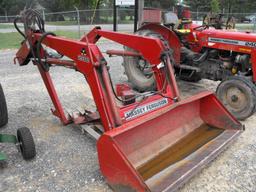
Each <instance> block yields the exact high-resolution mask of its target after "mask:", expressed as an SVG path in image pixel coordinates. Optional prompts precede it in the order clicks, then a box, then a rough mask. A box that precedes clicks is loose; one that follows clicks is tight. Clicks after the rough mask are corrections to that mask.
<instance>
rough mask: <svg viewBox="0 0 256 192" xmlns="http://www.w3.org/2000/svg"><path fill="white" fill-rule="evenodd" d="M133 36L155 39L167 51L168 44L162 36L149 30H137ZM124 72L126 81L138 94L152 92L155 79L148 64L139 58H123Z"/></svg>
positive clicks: (126, 48)
mask: <svg viewBox="0 0 256 192" xmlns="http://www.w3.org/2000/svg"><path fill="white" fill-rule="evenodd" d="M135 34H137V35H141V36H147V37H155V38H159V39H161V40H162V42H163V44H164V45H165V47H166V49H169V43H168V41H167V40H165V39H164V38H163V37H162V35H160V34H158V33H156V32H154V31H151V30H139V31H137V32H136V33H135ZM124 49H125V50H129V51H131V49H130V48H128V47H124ZM123 65H124V70H125V74H126V76H127V78H128V81H129V82H130V83H131V84H132V86H133V88H134V89H136V90H138V91H139V92H144V91H151V90H154V89H155V87H156V85H155V78H154V75H153V71H152V69H151V66H150V63H148V62H147V61H145V60H144V59H143V58H140V57H124V63H123Z"/></svg>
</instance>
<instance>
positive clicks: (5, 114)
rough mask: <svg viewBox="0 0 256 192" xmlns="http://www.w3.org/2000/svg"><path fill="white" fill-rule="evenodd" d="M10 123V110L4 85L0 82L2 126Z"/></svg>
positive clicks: (0, 123)
mask: <svg viewBox="0 0 256 192" xmlns="http://www.w3.org/2000/svg"><path fill="white" fill-rule="evenodd" d="M7 123H8V111H7V105H6V100H5V96H4V91H3V88H2V85H1V84H0V127H2V126H4V125H6V124H7Z"/></svg>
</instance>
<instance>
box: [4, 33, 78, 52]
mask: <svg viewBox="0 0 256 192" xmlns="http://www.w3.org/2000/svg"><path fill="white" fill-rule="evenodd" d="M54 33H56V35H58V36H65V37H67V38H71V39H78V33H77V32H73V31H56V32H54ZM81 35H82V34H81ZM22 40H23V38H22V36H21V35H20V34H19V33H17V32H12V33H0V49H17V48H19V47H20V42H21V41H22Z"/></svg>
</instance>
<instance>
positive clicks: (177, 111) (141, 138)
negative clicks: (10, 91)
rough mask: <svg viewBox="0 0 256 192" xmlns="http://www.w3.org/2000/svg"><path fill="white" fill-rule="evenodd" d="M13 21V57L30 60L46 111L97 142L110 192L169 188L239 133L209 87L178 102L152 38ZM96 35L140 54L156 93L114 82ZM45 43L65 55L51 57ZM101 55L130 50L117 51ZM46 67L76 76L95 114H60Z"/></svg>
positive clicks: (163, 55)
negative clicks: (60, 30) (17, 37)
mask: <svg viewBox="0 0 256 192" xmlns="http://www.w3.org/2000/svg"><path fill="white" fill-rule="evenodd" d="M18 21H20V22H22V23H24V28H25V31H24V33H23V32H22V31H21V30H20V29H19V28H18V31H19V32H20V33H21V34H22V35H23V36H24V37H25V39H24V41H23V42H22V44H21V47H20V49H19V50H18V52H17V54H16V58H15V61H16V62H17V63H18V64H19V65H21V66H23V65H27V64H28V63H30V61H32V63H33V64H34V65H35V66H36V67H37V68H38V69H39V72H40V74H41V76H42V79H43V81H44V83H45V86H46V88H47V90H48V93H49V95H50V97H51V99H52V102H53V105H54V107H55V109H53V110H52V112H53V114H54V115H55V116H57V117H58V118H60V120H61V122H62V123H63V124H64V125H66V124H69V123H75V124H80V125H81V126H82V127H84V129H85V130H86V131H87V132H88V133H90V134H91V135H92V136H94V137H95V138H96V139H98V141H97V150H98V158H99V165H100V169H101V172H102V174H103V175H104V177H105V178H106V180H107V182H108V184H109V185H110V186H111V188H112V189H113V190H114V191H122V192H123V191H175V190H177V189H178V188H179V187H180V186H181V185H182V184H184V182H186V181H187V180H188V179H189V178H191V177H192V176H193V175H194V174H195V173H197V172H198V171H199V170H201V169H202V168H203V167H204V166H205V165H207V164H208V163H209V162H210V161H211V160H213V159H214V158H215V157H216V156H217V155H218V154H219V153H220V152H221V151H223V149H224V148H225V147H226V146H227V145H228V144H230V142H231V141H233V140H234V139H235V138H236V137H237V136H238V135H239V134H240V133H241V132H242V130H243V126H242V125H241V124H240V123H239V122H238V121H237V120H236V119H235V118H234V117H233V116H232V115H231V114H230V113H229V112H228V111H227V110H226V109H225V107H224V106H223V105H222V104H221V103H220V102H219V100H218V99H217V98H216V97H215V95H214V94H212V93H210V92H202V93H200V94H198V95H195V96H192V97H190V98H188V99H185V100H181V99H180V95H179V90H178V87H177V84H176V80H175V76H174V68H173V63H172V62H171V59H170V57H171V54H170V53H169V52H166V50H165V48H164V45H163V43H162V42H161V41H160V40H159V39H157V38H151V37H141V36H138V35H130V34H121V33H115V32H109V31H104V30H101V29H100V28H99V27H98V28H94V29H93V30H92V31H91V32H89V33H88V34H87V35H85V36H84V37H82V39H81V40H79V41H77V40H70V39H66V38H63V37H57V36H55V34H54V33H48V32H45V30H44V21H43V20H42V18H41V16H40V15H39V14H38V13H37V12H36V11H33V10H26V11H25V12H23V14H22V16H21V17H20V18H17V19H16V20H15V23H17V22H18ZM15 26H16V27H17V24H15ZM101 37H104V38H107V39H110V40H112V41H115V42H117V43H120V44H122V45H124V46H127V47H129V48H130V49H133V50H136V51H137V54H140V55H142V56H143V58H144V59H145V60H147V61H148V62H149V63H150V65H151V67H152V70H153V73H154V77H155V79H156V90H154V91H149V92H145V93H141V94H138V93H137V94H135V93H134V92H133V90H132V89H131V88H130V87H129V86H127V85H125V84H117V85H116V86H115V87H114V85H113V84H112V81H111V77H110V75H109V70H108V65H107V62H106V60H105V58H104V57H103V55H102V53H101V52H100V50H99V48H98V47H97V45H96V42H97V41H98V40H99V39H100V38H101ZM45 46H48V47H50V48H51V49H54V50H56V51H57V52H58V54H60V55H62V56H66V57H68V58H69V60H66V59H64V58H60V57H58V58H57V57H52V54H49V53H47V51H46V49H45ZM108 53H109V54H116V55H118V54H125V55H132V56H134V55H136V53H134V52H132V51H122V50H112V51H108ZM66 57H65V58H66ZM51 66H65V67H68V68H70V69H74V70H76V71H77V72H79V73H82V74H83V75H84V77H85V79H86V81H87V83H88V85H89V87H90V89H91V92H92V95H93V99H94V101H95V104H96V107H97V111H95V112H90V111H88V110H85V111H84V112H83V113H82V112H81V113H79V114H77V115H75V116H73V115H72V114H65V113H64V110H63V108H62V106H61V103H60V101H59V99H58V96H57V93H56V91H55V89H54V86H53V82H52V80H51V76H50V69H51ZM85 125H89V126H87V127H86V126H85Z"/></svg>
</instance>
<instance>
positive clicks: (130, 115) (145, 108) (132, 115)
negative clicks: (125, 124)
mask: <svg viewBox="0 0 256 192" xmlns="http://www.w3.org/2000/svg"><path fill="white" fill-rule="evenodd" d="M167 104H168V99H167V98H164V99H161V100H157V101H154V102H151V103H149V104H147V105H143V106H141V107H138V108H136V109H134V110H130V111H127V112H125V114H124V116H125V119H126V120H129V119H133V118H135V117H138V116H141V115H143V114H145V113H148V112H150V111H153V110H155V109H158V108H160V107H163V106H165V105H167Z"/></svg>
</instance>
